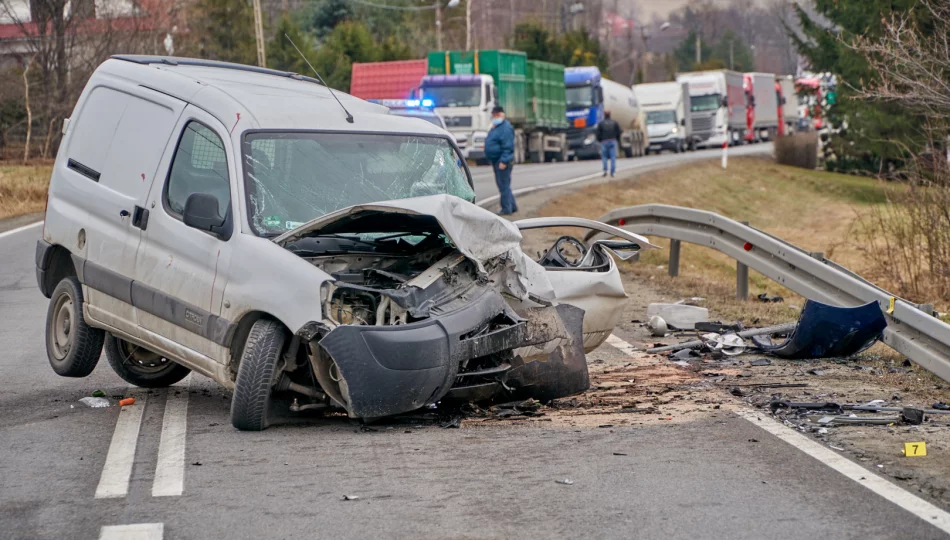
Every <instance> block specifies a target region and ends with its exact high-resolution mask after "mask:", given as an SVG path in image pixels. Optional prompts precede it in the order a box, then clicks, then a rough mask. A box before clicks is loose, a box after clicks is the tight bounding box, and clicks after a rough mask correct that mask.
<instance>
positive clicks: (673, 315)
mask: <svg viewBox="0 0 950 540" xmlns="http://www.w3.org/2000/svg"><path fill="white" fill-rule="evenodd" d="M651 317H660V318H661V319H662V320H663V321H665V322H666V324H667V325H668V326H669V327H672V328H676V329H679V330H692V329H694V328H695V327H696V323H703V322H708V321H709V310H708V309H706V308H704V307H699V306H691V305H689V304H685V303H684V304H650V305H649V306H647V318H651Z"/></svg>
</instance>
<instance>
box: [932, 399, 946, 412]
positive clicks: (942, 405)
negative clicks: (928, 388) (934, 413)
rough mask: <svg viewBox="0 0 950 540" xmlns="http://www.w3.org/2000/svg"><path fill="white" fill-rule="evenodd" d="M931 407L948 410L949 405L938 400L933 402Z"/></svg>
mask: <svg viewBox="0 0 950 540" xmlns="http://www.w3.org/2000/svg"><path fill="white" fill-rule="evenodd" d="M933 408H934V409H937V410H938V411H950V405H947V404H946V403H944V402H942V401H938V402H936V403H934V404H933Z"/></svg>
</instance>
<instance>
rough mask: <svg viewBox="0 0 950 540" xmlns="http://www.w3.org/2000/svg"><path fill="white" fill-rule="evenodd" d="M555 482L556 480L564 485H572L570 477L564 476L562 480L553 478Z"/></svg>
mask: <svg viewBox="0 0 950 540" xmlns="http://www.w3.org/2000/svg"><path fill="white" fill-rule="evenodd" d="M555 482H557V483H558V484H562V485H565V486H573V485H574V481H573V480H571V479H570V478H565V479H563V480H555Z"/></svg>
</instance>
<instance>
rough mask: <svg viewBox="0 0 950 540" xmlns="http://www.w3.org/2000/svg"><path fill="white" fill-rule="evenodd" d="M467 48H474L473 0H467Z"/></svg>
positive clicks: (468, 49) (467, 49)
mask: <svg viewBox="0 0 950 540" xmlns="http://www.w3.org/2000/svg"><path fill="white" fill-rule="evenodd" d="M439 49H440V50H441V49H442V47H441V46H440V47H439ZM465 50H466V51H470V50H472V0H465Z"/></svg>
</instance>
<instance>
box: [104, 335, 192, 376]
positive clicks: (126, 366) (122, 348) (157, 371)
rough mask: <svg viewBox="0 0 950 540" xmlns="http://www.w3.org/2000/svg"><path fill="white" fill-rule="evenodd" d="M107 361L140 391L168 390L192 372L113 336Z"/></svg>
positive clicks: (108, 339)
mask: <svg viewBox="0 0 950 540" xmlns="http://www.w3.org/2000/svg"><path fill="white" fill-rule="evenodd" d="M106 359H107V360H108V361H109V365H110V366H112V370H113V371H115V373H116V375H118V376H119V377H121V378H122V380H124V381H125V382H127V383H130V384H134V385H135V386H138V387H140V388H165V387H166V386H171V385H173V384H175V383H176V382H178V381H180V380H182V379H184V378H185V377H187V376H188V374H189V373H191V370H190V369H188V368H186V367H185V366H183V365H181V364H177V363H175V362H173V361H171V360H169V359H168V358H165V357H164V356H162V355H160V354H158V353H156V352H152V351H150V350H148V349H145V348H143V347H139V346H138V345H135V344H134V343H129V342H128V341H125V340H124V339H121V338H117V337H115V336H113V335H112V334H106Z"/></svg>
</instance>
